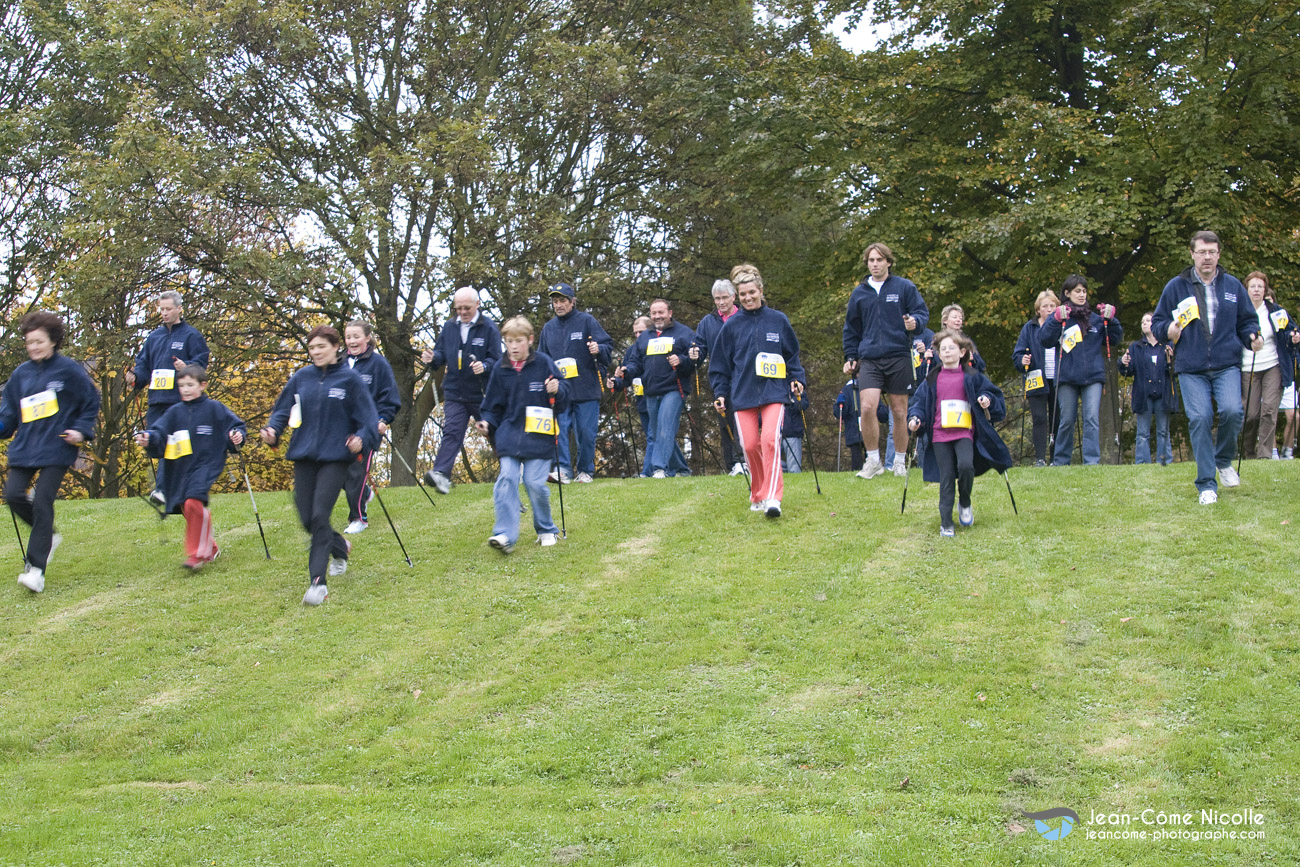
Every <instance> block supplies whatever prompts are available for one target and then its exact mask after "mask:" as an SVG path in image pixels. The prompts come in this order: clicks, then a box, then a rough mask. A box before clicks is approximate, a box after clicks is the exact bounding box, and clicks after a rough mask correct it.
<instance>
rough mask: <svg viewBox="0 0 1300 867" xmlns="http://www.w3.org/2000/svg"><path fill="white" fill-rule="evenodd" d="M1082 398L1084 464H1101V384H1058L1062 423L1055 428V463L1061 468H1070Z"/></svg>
mask: <svg viewBox="0 0 1300 867" xmlns="http://www.w3.org/2000/svg"><path fill="white" fill-rule="evenodd" d="M1080 397H1082V398H1083V462H1084V464H1085V465H1091V464H1099V463H1101V383H1100V382H1094V383H1093V384H1092V385H1070V384H1069V383H1068V382H1058V383H1057V384H1056V403H1057V406H1058V407H1059V409H1060V415H1061V423H1060V424H1059V425H1057V426H1056V454H1055V455H1054V457H1053V459H1052V463H1053V464H1054V465H1055V466H1058V467H1068V466H1069V465H1070V453H1071V452H1073V451H1074V419H1075V417H1076V415H1077V414H1078V411H1079V398H1080Z"/></svg>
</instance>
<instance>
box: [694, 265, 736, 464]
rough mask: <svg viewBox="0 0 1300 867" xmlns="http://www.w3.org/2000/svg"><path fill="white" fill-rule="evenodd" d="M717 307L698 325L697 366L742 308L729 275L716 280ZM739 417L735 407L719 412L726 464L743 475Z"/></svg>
mask: <svg viewBox="0 0 1300 867" xmlns="http://www.w3.org/2000/svg"><path fill="white" fill-rule="evenodd" d="M712 295H713V307H714V309H713V311H712V312H710V313H709V314H708V315H707V316H705V317H704V318H703V319H701V320H700V324H699V325H697V326H695V345H694V346H692V347H691V358H692V359H693V360H694V361H695V364H696V367H697V368H698V367H699V366H700V365H702V364H704V361H705V359H707V358H708V357H709V353H710V352H712V351H713V348H712V347H713V343H714V341H715V340H717V338H718V332H720V331H721V330H722V326H723V325H725V324H726V323H727V320H728V319H730V318H731V317H733V316H735V315H736V314H737V313H739V312H740V308H739V307H737V306H736V287H735V285H734V284H733V283H732V282H731V281H730V280H727V279H725V278H723V279H721V280H714V281H713V292H712ZM735 429H736V421H735V417H734V416H733V415H732V413H731V410H730V409H728V410H727V411H726V412H724V413H720V414H719V415H718V434H719V441H720V442H721V443H722V464H723V466H725V467H727V468H728V475H732V476H739V475H742V474H743V473H744V472H745V466H744V464H743V463H742V462H741V459H742V458H743V455H742V454H741V451H740V450H739V449H737V448H736V436H735Z"/></svg>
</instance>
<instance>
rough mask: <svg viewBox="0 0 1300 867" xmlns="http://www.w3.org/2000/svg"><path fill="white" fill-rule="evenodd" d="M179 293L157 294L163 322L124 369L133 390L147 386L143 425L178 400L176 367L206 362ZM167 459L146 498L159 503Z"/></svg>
mask: <svg viewBox="0 0 1300 867" xmlns="http://www.w3.org/2000/svg"><path fill="white" fill-rule="evenodd" d="M183 300H184V299H183V298H182V296H181V293H179V292H176V291H174V290H171V289H169V290H167V291H166V292H163V293H160V294H159V295H158V316H159V317H160V318H161V319H162V324H161V325H159V326H158V327H157V328H155V329H154V330H153V331H151V332H150V333H149V336H148V337H146V338H145V341H144V346H142V347H140V354H139V355H137V356H136V358H135V369H134V370H128V371H127V372H126V384H127V385H128V386H130V387H131V388H132V389H133V390H135V389H141V388H148V389H149V408H148V410H147V411H146V412H145V421H144V425H143V426H144V427H146V428H148V427H153V425H154V423H155V422H156V421H158V420H159V419H160V418H162V417H163V414H164V413H165V412H167V410H169V409H171V408H172V407H173V406H175V405H176V404H178V403H180V400H181V393H180V390H179V389H178V388H177V387H176V371H178V370H180V369H181V368H183V367H185V366H186V365H187V364H197V365H199V366H200V367H207V366H208V342H207V341H206V340H204V339H203V335H202V334H200V333H199V332H198V329H196V328H195V327H194V326H193V325H190V324H189V323H188V322H186V321H185V320H184V319H183V318H182V317H183V315H184V311H183V310H182V302H183ZM166 463H167V462H166V461H159V462H158V472H157V475H156V477H155V479H154V490H153V491H152V492H151V493H150V494H149V499H150V500H151V501H153V502H154V503H157V504H158V505H159V506H161V505H163V503H164V502H166V497H165V496H164V495H163V490H164V488H163V468H164V466H165V465H166Z"/></svg>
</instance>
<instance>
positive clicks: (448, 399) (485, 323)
mask: <svg viewBox="0 0 1300 867" xmlns="http://www.w3.org/2000/svg"><path fill="white" fill-rule="evenodd" d="M478 307H479V301H478V292H476V291H475V290H474V289H472V288H471V287H469V286H462V287H461V288H460V289H457V290H456V294H455V296H454V297H453V299H452V309H453V310H455V312H456V316H455V318H453V319H449V320H447V321H446V322H445V323H443V326H442V331H441V332H439V334H438V341H437V343H436V344H434V348H433V349H432V350H427V349H426V350H425V351H424V354H423V355H421V358H422V359H423V361H424V363H425V364H429V365H431V366H432V368H433V369H434V370H437V369H438V368H440V367H444V366H445V367H446V368H447V373H446V374H445V375H444V376H443V378H442V413H443V416H442V442H441V443H440V444H439V445H438V454H437V455H436V456H435V457H434V459H433V469H432V470H430V471H429V472H427V473H425V475H424V480H425V481H426V482H428V483H429V485H430V486H432V487H433V489H434V490H435V491H437V492H438V493H440V494H445V493H447V492H448V491H450V490H451V470H452V467H453V466H455V464H456V455H457V454H458V453H459V452H460V447H461V445H462V444H463V443H464V442H465V428H466V427H467V426H468V425H469V420H470V419H471V418H473V419H475V420H478V419H480V418H482V416H481V415H480V414H479V412H480V407H481V406H482V404H483V389H484V387H485V386H486V385H487V381H488V376H489V375H490V374H491V372H492V368H493V367H494V366H495V365H496V363H497V361H498V359H500V358H501V332H500V331H499V330H497V325H496V323H495V322H493V321H492V320H491V319H488V318H487V317H486V316H483V315H482V314H480V313H479V310H478Z"/></svg>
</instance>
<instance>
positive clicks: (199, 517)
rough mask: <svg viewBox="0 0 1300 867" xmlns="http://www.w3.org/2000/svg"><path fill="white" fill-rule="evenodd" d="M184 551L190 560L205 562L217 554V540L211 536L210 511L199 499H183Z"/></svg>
mask: <svg viewBox="0 0 1300 867" xmlns="http://www.w3.org/2000/svg"><path fill="white" fill-rule="evenodd" d="M182 511H183V512H184V513H185V553H186V554H187V555H188V556H189V558H190V559H191V560H198V561H202V562H205V563H206V562H207V561H209V560H212V559H214V558H215V557H216V556H217V542H216V540H215V539H213V538H212V513H211V512H209V511H208V509H207V507H206V506H204V505H203V502H202V501H201V500H195V499H189V500H186V501H185V505H184V507H182Z"/></svg>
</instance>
